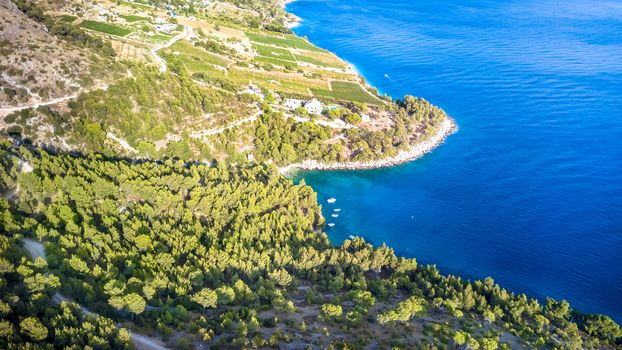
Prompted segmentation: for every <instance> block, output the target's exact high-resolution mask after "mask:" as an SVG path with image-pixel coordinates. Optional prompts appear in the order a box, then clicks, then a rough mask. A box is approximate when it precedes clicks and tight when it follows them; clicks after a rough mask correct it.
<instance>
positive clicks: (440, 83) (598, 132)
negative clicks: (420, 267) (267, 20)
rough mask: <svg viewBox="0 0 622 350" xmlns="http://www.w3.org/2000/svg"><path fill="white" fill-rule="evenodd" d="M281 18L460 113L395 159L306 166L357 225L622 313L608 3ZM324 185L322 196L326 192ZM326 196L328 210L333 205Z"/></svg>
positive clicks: (443, 258)
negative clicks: (449, 127)
mask: <svg viewBox="0 0 622 350" xmlns="http://www.w3.org/2000/svg"><path fill="white" fill-rule="evenodd" d="M288 10H289V11H291V12H293V13H295V14H296V15H298V16H300V17H301V18H302V19H303V22H302V24H301V25H300V26H299V27H297V28H295V31H296V32H297V33H298V34H300V35H306V36H308V38H309V39H310V40H311V41H312V42H314V43H316V44H317V45H319V46H321V47H324V48H326V49H328V50H331V51H333V52H335V53H336V54H337V55H339V56H340V57H342V58H344V59H346V60H348V61H350V62H351V63H353V64H354V65H355V66H356V67H357V69H358V70H359V71H360V72H361V74H363V75H364V76H365V78H366V79H367V80H368V81H369V82H370V83H371V84H372V85H374V86H376V87H378V89H379V90H380V91H381V92H383V93H387V94H389V95H391V96H393V97H394V98H397V97H401V96H403V95H404V94H413V95H417V96H422V97H425V98H426V99H427V100H429V101H431V102H432V103H434V104H436V105H438V106H440V107H442V108H443V109H445V110H446V111H447V113H448V114H450V115H451V116H452V117H453V118H455V119H456V121H457V123H458V124H459V126H460V130H459V132H458V133H457V134H454V135H452V136H450V137H449V139H448V140H447V142H446V143H445V144H443V145H442V146H441V147H439V148H438V149H436V150H435V151H433V152H432V153H430V154H428V155H426V156H425V157H423V158H421V159H419V160H417V161H414V162H411V163H408V164H406V165H402V166H398V167H394V168H389V169H379V170H371V171H335V172H305V173H302V174H299V175H298V178H301V177H302V178H304V179H305V180H306V182H307V184H309V185H311V186H312V187H313V188H314V189H315V190H316V191H317V192H318V193H319V199H320V201H321V202H322V203H323V211H324V215H325V216H326V218H327V221H328V222H333V223H335V226H334V227H332V228H327V232H328V234H329V236H330V238H331V239H332V241H333V242H334V243H336V244H339V243H340V242H341V241H342V240H343V239H344V238H346V237H347V236H348V235H350V234H353V235H360V236H362V237H364V238H365V239H367V240H368V241H371V242H372V243H374V244H376V245H378V244H381V243H382V242H386V243H387V244H388V245H390V246H391V247H393V248H395V251H396V253H398V254H401V255H407V256H412V257H416V258H418V260H419V261H420V262H422V263H431V264H436V265H437V266H438V267H439V268H440V269H441V271H442V272H444V273H452V274H458V275H461V276H464V277H467V278H472V279H474V278H484V277H486V276H491V277H493V278H494V279H495V281H497V282H499V283H500V284H501V285H503V286H504V287H506V288H509V289H511V290H513V291H516V292H524V293H526V294H528V295H529V296H533V297H538V298H545V297H547V296H551V297H554V298H558V299H562V298H565V299H567V300H568V301H569V302H570V303H571V305H572V306H573V307H575V308H577V309H581V310H583V311H586V312H594V313H604V314H607V315H610V316H611V317H613V318H614V319H615V320H617V321H618V322H622V2H621V1H607V0H604V1H584V0H579V1H575V0H564V1H562V0H554V1H547V0H506V1H496V0H493V1H491V0H488V1H486V0H479V1H474V0H459V1H458V0H443V1H438V0H427V1H413V0H393V1H387V0H373V1H372V0H298V1H296V2H294V3H291V4H290V5H289V6H288ZM330 197H334V198H336V199H337V201H336V203H334V204H328V203H327V202H326V199H327V198H330ZM335 208H339V209H341V211H340V212H339V217H338V218H332V217H331V214H332V213H333V209H335Z"/></svg>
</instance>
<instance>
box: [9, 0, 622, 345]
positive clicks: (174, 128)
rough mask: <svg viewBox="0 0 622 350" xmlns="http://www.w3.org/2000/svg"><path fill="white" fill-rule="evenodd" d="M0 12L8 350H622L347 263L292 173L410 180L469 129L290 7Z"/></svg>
mask: <svg viewBox="0 0 622 350" xmlns="http://www.w3.org/2000/svg"><path fill="white" fill-rule="evenodd" d="M0 5H1V6H0V11H2V12H1V13H0V15H1V17H0V18H1V19H0V21H2V23H1V24H0V30H1V31H2V40H1V41H0V52H2V57H1V58H0V59H1V60H2V63H1V64H2V74H1V75H0V87H1V88H2V89H1V90H0V129H1V132H2V136H1V140H0V193H1V194H2V198H0V348H3V349H4V348H6V349H86V348H91V349H125V348H127V349H131V348H136V349H193V348H195V349H205V348H211V349H267V348H274V349H367V348H369V349H388V348H394V349H480V348H481V349H532V348H541V349H569V350H570V349H616V348H620V347H621V342H622V330H620V327H619V326H618V325H617V324H616V323H615V322H613V321H612V320H611V319H610V318H609V317H607V316H603V315H587V314H583V313H581V312H580V310H574V309H572V308H571V307H570V305H569V304H568V303H567V302H566V301H557V300H553V299H550V298H549V299H546V300H537V299H534V298H530V297H528V296H526V295H524V294H516V293H513V292H511V291H508V290H506V289H504V288H503V287H502V286H499V285H498V284H496V283H495V282H494V281H493V280H492V279H490V278H487V279H485V280H482V281H468V280H464V279H462V278H460V277H457V276H451V275H443V274H441V272H439V271H438V270H437V268H436V267H435V266H431V265H430V266H426V265H421V264H418V263H417V261H416V259H409V258H404V257H399V256H396V255H395V253H394V252H393V250H392V249H391V248H390V247H387V246H385V245H382V246H379V247H374V246H372V245H371V244H369V243H367V242H365V241H364V240H363V239H362V238H360V237H353V238H351V239H348V240H346V241H345V242H344V243H343V244H342V245H341V246H335V245H333V244H331V242H330V241H329V239H328V237H327V235H326V234H325V233H324V228H325V224H326V221H325V219H324V217H323V216H322V214H321V207H320V205H319V204H318V201H317V198H316V194H315V192H314V191H313V189H312V188H311V187H309V186H307V185H306V184H305V183H304V181H302V182H301V183H299V184H294V183H293V182H292V181H291V180H290V179H288V178H286V177H284V176H282V175H281V173H282V172H284V171H285V170H287V169H290V168H291V167H296V166H301V164H314V165H315V166H317V167H319V168H323V167H326V168H331V167H335V168H344V167H345V168H347V167H365V166H379V165H390V164H393V163H395V162H402V161H407V160H409V159H411V158H412V157H416V156H417V155H419V154H420V153H422V152H425V151H427V150H429V147H434V146H435V145H437V144H438V143H439V142H442V140H443V139H444V138H445V137H446V136H447V135H448V134H450V133H451V132H453V131H454V128H455V126H454V124H453V122H452V121H451V119H450V118H449V117H448V116H447V115H446V114H445V112H444V111H443V110H441V109H440V108H438V107H436V106H433V105H432V104H430V103H429V102H427V101H426V100H424V99H422V98H416V97H412V96H405V97H404V98H402V99H399V100H395V101H394V100H392V99H391V98H390V97H388V96H381V95H380V94H379V93H378V92H377V91H376V90H375V89H373V88H372V87H370V86H368V85H367V84H366V83H365V81H364V79H363V78H362V77H361V76H360V75H359V74H358V73H357V72H356V71H355V70H354V69H352V67H350V65H349V64H348V63H347V62H344V61H343V60H341V59H339V58H338V57H336V56H335V55H334V54H332V53H330V52H328V51H326V50H323V49H321V48H318V47H316V46H315V45H313V44H312V43H310V42H309V41H307V40H306V39H305V38H300V37H297V36H295V35H294V34H292V33H291V31H290V30H289V29H288V26H289V25H290V24H291V23H292V21H294V20H295V19H294V18H293V17H292V16H291V15H289V14H287V13H286V12H285V11H284V10H283V9H282V7H281V5H282V4H281V3H278V2H276V1H260V0H231V1H178V0H174V1H159V0H143V1H138V0H137V1H132V2H128V1H121V0H120V1H114V2H113V1H98V2H91V1H79V0H63V1H52V0H49V1H36V2H31V1H28V0H13V1H9V0H0ZM417 152H419V153H417ZM410 155H413V156H410Z"/></svg>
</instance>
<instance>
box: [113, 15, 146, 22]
mask: <svg viewBox="0 0 622 350" xmlns="http://www.w3.org/2000/svg"><path fill="white" fill-rule="evenodd" d="M119 17H121V18H123V19H124V20H126V21H128V22H130V23H132V22H138V21H145V22H151V18H149V17H142V16H136V15H119Z"/></svg>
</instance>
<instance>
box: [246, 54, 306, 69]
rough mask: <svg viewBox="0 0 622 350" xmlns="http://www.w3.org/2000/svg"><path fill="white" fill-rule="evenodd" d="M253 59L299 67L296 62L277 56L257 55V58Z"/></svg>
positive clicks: (260, 61)
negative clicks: (280, 58) (277, 57)
mask: <svg viewBox="0 0 622 350" xmlns="http://www.w3.org/2000/svg"><path fill="white" fill-rule="evenodd" d="M253 60H254V61H255V62H259V63H270V64H274V65H277V66H282V67H289V68H296V67H298V65H297V64H296V62H291V61H283V60H279V59H276V58H270V57H263V56H255V58H254V59H253Z"/></svg>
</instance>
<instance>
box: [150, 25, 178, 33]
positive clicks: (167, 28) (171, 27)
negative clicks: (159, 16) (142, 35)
mask: <svg viewBox="0 0 622 350" xmlns="http://www.w3.org/2000/svg"><path fill="white" fill-rule="evenodd" d="M155 28H156V30H157V31H159V32H164V33H167V34H170V33H172V32H174V31H175V30H176V29H177V25H176V24H174V23H165V24H158V25H156V26H155Z"/></svg>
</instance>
